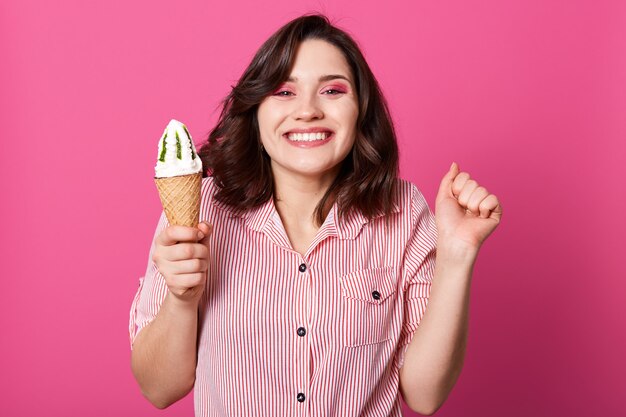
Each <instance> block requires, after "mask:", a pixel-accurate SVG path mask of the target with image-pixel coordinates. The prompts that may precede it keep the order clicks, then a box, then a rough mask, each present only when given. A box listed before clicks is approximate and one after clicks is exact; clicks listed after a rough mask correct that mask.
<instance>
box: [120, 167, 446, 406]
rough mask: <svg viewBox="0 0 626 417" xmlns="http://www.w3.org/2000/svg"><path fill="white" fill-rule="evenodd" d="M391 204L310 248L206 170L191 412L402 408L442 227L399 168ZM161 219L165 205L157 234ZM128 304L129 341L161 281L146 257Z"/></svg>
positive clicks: (336, 222)
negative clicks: (204, 266) (402, 380)
mask: <svg viewBox="0 0 626 417" xmlns="http://www.w3.org/2000/svg"><path fill="white" fill-rule="evenodd" d="M398 185H399V186H398V190H399V197H398V199H397V200H396V204H395V208H394V212H393V214H392V215H391V216H388V217H384V216H380V217H378V218H375V219H372V220H370V221H368V220H367V219H366V218H365V217H364V216H362V215H360V214H358V213H356V214H352V215H349V216H347V217H345V218H343V219H340V218H338V216H337V213H336V206H333V208H332V209H331V211H330V212H329V214H328V216H327V218H326V221H325V222H324V224H322V226H321V227H320V229H319V230H318V232H317V236H316V237H315V239H314V240H313V242H312V243H311V245H310V247H309V249H308V250H307V252H306V254H305V255H304V256H302V255H301V254H300V253H298V252H296V251H295V250H293V249H292V247H291V244H290V242H289V239H288V237H287V234H286V232H285V230H284V228H283V226H282V222H281V220H280V217H279V216H278V213H277V211H276V208H275V206H274V203H273V201H272V200H271V199H270V200H269V201H268V202H267V203H265V204H264V205H262V206H260V207H257V208H255V209H252V210H249V211H246V212H243V213H238V212H236V211H234V210H232V209H230V208H229V207H228V206H225V205H224V204H221V203H219V202H216V201H215V200H214V199H213V196H214V193H215V191H216V185H215V184H214V182H213V179H212V178H211V177H209V178H204V179H203V182H202V204H201V211H200V219H201V220H206V221H208V222H209V223H211V224H213V234H212V238H211V239H212V240H211V242H210V245H209V248H210V252H211V257H210V263H209V270H208V280H207V286H206V290H205V293H204V296H203V299H202V301H201V303H200V316H199V317H200V323H199V334H198V337H199V343H198V365H197V369H196V382H195V387H194V400H195V413H196V416H202V417H208V416H264V417H269V416H302V417H305V416H311V417H330V416H341V417H349V416H361V417H366V416H368V417H369V416H371V417H374V416H378V417H383V416H384V417H388V416H394V417H395V416H401V415H402V411H401V408H400V401H399V399H400V393H399V370H400V367H401V366H402V363H403V358H404V353H405V351H406V348H407V347H408V344H409V343H410V341H411V339H412V337H413V334H414V332H415V330H416V329H417V326H418V325H419V323H420V320H421V318H422V316H423V314H424V311H425V309H426V304H427V302H428V296H429V294H430V286H431V281H432V277H433V273H434V266H435V253H436V252H435V248H436V241H437V230H436V225H435V221H434V216H433V214H432V213H431V211H430V209H429V207H428V204H427V202H426V200H425V199H424V197H423V195H422V194H421V192H420V191H419V190H418V189H417V188H416V187H415V186H414V185H413V184H411V183H409V182H407V181H404V180H398ZM167 225H168V223H167V219H166V218H165V216H164V215H161V219H160V221H159V224H158V227H157V229H156V232H155V237H156V236H157V235H158V234H159V233H160V232H161V231H162V230H163V229H164V228H165V227H166V226H167ZM153 249H154V241H153V244H152V249H151V250H150V257H149V259H150V260H149V262H148V268H147V271H146V275H145V277H144V278H142V279H140V285H139V290H138V291H137V294H136V296H135V299H134V301H133V304H132V308H131V313H130V325H129V327H130V328H129V330H130V337H131V344H132V341H133V340H134V338H135V336H136V334H137V332H138V331H140V330H141V329H142V328H143V327H144V326H145V325H146V324H148V323H149V322H150V321H151V320H152V319H154V317H155V316H156V314H157V312H158V310H159V306H160V305H161V303H162V301H163V299H164V298H165V295H166V293H167V291H168V289H167V286H166V285H165V281H164V279H163V276H162V275H161V274H160V273H159V272H158V270H157V268H156V265H155V264H154V263H153V262H152V260H151V258H152V250H153Z"/></svg>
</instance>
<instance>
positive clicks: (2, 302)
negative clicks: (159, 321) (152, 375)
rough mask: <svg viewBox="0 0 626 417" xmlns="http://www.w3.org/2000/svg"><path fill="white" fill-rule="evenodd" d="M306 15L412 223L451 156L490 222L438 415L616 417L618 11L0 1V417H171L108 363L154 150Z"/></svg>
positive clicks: (625, 340) (622, 64) (143, 223)
mask: <svg viewBox="0 0 626 417" xmlns="http://www.w3.org/2000/svg"><path fill="white" fill-rule="evenodd" d="M307 11H324V12H326V13H328V14H329V16H330V17H331V18H332V19H334V20H335V21H337V22H338V24H339V25H340V26H342V27H343V28H345V29H347V30H348V31H349V32H351V33H352V34H353V35H354V36H355V37H356V39H357V40H358V42H359V43H360V45H361V46H362V48H363V50H364V52H365V54H366V57H367V59H368V61H369V63H370V65H371V67H372V69H373V70H374V73H375V74H376V75H377V77H378V79H379V81H380V83H381V85H382V87H383V90H384V92H385V94H386V96H387V98H388V100H389V102H390V104H391V109H392V112H393V117H394V120H395V122H396V126H397V130H398V133H399V139H400V146H401V151H402V175H403V177H405V178H407V179H410V180H412V181H413V182H415V183H416V184H417V185H418V186H419V188H420V189H421V190H422V191H423V193H424V195H425V196H426V198H427V199H428V202H429V203H430V204H431V208H433V209H434V198H435V195H436V190H437V187H438V185H439V181H440V179H441V177H442V176H443V174H444V173H445V172H446V170H447V169H448V167H449V166H450V163H451V162H452V161H453V160H454V161H457V162H458V163H459V164H460V167H461V169H462V170H466V171H468V172H469V173H470V174H471V175H472V176H473V177H475V178H476V179H477V180H478V181H479V182H480V183H481V184H483V185H485V186H486V187H487V188H488V189H489V190H490V191H491V192H493V193H495V194H496V195H497V196H498V197H499V198H500V200H501V202H502V205H503V207H504V209H505V213H504V217H503V222H502V224H501V225H500V226H499V228H498V229H497V230H496V232H495V233H494V234H493V235H492V237H491V238H490V239H489V240H488V241H487V242H486V243H485V245H484V247H483V250H482V252H481V255H480V258H479V260H478V262H477V264H476V268H475V273H474V282H473V289H472V304H471V326H470V341H469V347H468V353H467V359H466V365H465V369H464V371H463V374H462V375H461V377H460V380H459V382H458V384H457V386H456V388H455V389H454V391H453V392H452V394H451V396H450V397H449V399H448V402H447V403H446V404H445V405H444V406H443V407H442V409H441V410H440V411H439V412H438V414H437V415H439V416H442V417H444V416H481V417H489V416H527V415H533V416H588V415H594V416H617V415H626V405H625V404H624V399H623V396H624V393H625V392H626V383H625V382H624V381H625V379H624V376H625V375H626V358H625V354H624V352H626V331H625V318H626V307H625V306H624V304H625V299H626V297H625V295H626V283H625V282H624V278H625V277H626V274H625V273H624V272H625V271H624V267H623V259H624V255H625V253H624V252H625V251H624V247H625V245H624V243H623V238H624V236H625V233H626V227H625V221H624V213H625V212H626V204H625V201H626V198H625V195H626V193H624V188H623V187H624V183H625V182H624V174H625V169H624V163H625V162H626V155H625V154H626V150H625V145H624V141H625V139H626V114H625V113H626V7H625V3H624V2H623V1H619V0H616V1H597V0H596V1H592V0H589V1H565V0H564V1H545V0H541V1H536V0H533V1H529V0H517V1H500V0H498V1H496V0H493V1H481V2H467V1H460V0H459V1H437V2H435V1H416V2H413V1H411V2H409V1H407V2H396V1H384V2H370V3H363V1H362V0H355V1H345V2H341V4H335V3H334V2H333V3H331V2H329V1H323V0H316V1H299V2H298V1H293V0H281V1H273V2H261V3H259V2H258V1H256V0H255V1H248V2H243V1H228V2H220V3H219V4H215V3H213V2H209V1H191V0H186V1H180V2H177V5H176V6H174V3H173V2H168V3H166V2H163V1H148V0H142V1H134V2H129V1H126V0H124V1H120V0H109V1H106V2H104V1H102V2H86V1H79V0H73V1H72V0H60V1H55V2H46V1H42V0H39V1H35V0H20V1H17V0H14V1H9V2H6V1H5V2H2V4H1V5H0V53H1V55H0V56H1V64H0V91H1V92H0V122H1V126H3V127H2V137H3V138H2V147H1V148H0V185H1V189H2V191H3V196H4V197H3V198H2V204H1V205H0V210H1V216H0V219H1V220H0V221H1V222H2V224H1V225H0V226H1V228H0V236H1V237H0V241H1V245H2V248H1V249H2V250H1V251H0V253H1V256H2V263H1V264H2V269H1V272H0V275H1V276H2V287H1V288H2V291H0V308H1V309H2V310H1V314H0V320H1V322H0V324H1V331H2V335H1V338H2V343H0V349H1V355H0V369H1V371H0V374H1V375H2V377H1V378H0V392H1V393H2V394H1V397H2V400H1V401H0V415H2V416H33V415H46V416H50V417H52V416H86V415H89V416H112V415H113V416H119V417H122V416H139V415H140V416H152V415H154V416H157V415H158V416H180V415H191V413H192V401H191V396H189V397H187V398H186V399H185V400H183V401H181V402H179V403H177V404H175V405H174V406H172V407H171V408H170V409H168V410H165V411H158V410H156V409H154V408H153V407H152V406H151V405H150V404H149V403H148V402H147V401H146V400H144V399H143V398H142V396H141V394H140V392H139V389H138V387H137V385H136V383H135V381H134V380H133V377H132V375H131V372H130V366H129V357H130V351H129V346H128V334H127V325H128V312H129V307H130V303H131V300H132V297H133V295H134V292H135V290H136V288H137V285H138V278H139V276H141V275H143V273H144V271H145V267H146V262H147V258H148V249H149V244H150V240H151V238H152V233H153V231H154V227H155V225H156V221H157V219H158V216H159V213H160V204H159V200H158V196H157V193H156V190H155V187H154V184H153V182H152V175H153V165H154V161H155V157H156V144H157V140H158V138H159V135H160V133H161V132H162V129H163V128H164V126H165V125H166V124H167V122H168V121H169V120H170V118H177V119H180V120H182V121H184V122H185V123H187V124H188V126H190V130H191V133H192V135H193V136H194V138H195V140H196V142H200V141H201V140H203V139H204V138H205V136H206V134H207V133H208V131H209V130H210V128H211V127H212V126H213V124H214V122H215V120H216V118H217V113H218V112H217V110H216V109H217V106H218V105H219V101H220V100H221V99H222V97H223V96H225V95H226V94H227V93H228V91H229V89H230V86H231V85H232V84H234V83H235V81H236V80H237V78H238V77H239V76H240V75H241V73H242V71H243V69H244V68H245V66H246V65H247V63H248V62H249V61H250V59H251V58H252V55H253V53H254V52H255V51H256V49H257V48H258V47H259V46H260V44H261V43H262V41H263V40H264V39H266V38H267V37H268V36H269V35H270V34H271V33H272V32H274V31H275V30H276V29H278V27H280V26H281V25H282V24H284V23H286V22H287V21H288V20H290V19H292V18H294V17H296V16H298V15H299V14H301V13H305V12H307ZM407 411H408V409H407ZM407 415H414V414H413V413H410V412H407Z"/></svg>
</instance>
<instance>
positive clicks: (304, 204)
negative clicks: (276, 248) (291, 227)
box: [273, 169, 337, 226]
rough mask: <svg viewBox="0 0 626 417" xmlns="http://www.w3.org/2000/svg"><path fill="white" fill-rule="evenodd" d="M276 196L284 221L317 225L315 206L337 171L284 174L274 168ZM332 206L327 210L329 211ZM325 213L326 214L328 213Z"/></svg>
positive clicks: (277, 207) (277, 205)
mask: <svg viewBox="0 0 626 417" xmlns="http://www.w3.org/2000/svg"><path fill="white" fill-rule="evenodd" d="M273 173H274V197H275V205H276V210H277V211H278V214H279V215H280V217H281V218H282V219H283V222H286V223H290V224H299V225H301V226H306V225H315V224H316V220H315V217H314V212H315V208H316V207H317V205H318V203H319V202H320V200H321V199H322V197H323V196H324V194H325V193H326V191H328V188H329V187H330V186H331V184H332V183H333V181H334V179H335V177H336V176H337V173H336V172H332V173H330V172H329V173H328V174H325V175H321V176H311V177H309V176H299V175H294V174H293V173H289V174H283V173H282V172H280V169H274V170H273ZM329 209H330V207H328V208H327V209H326V210H325V212H326V213H327V212H328V210H329ZM326 213H325V214H326Z"/></svg>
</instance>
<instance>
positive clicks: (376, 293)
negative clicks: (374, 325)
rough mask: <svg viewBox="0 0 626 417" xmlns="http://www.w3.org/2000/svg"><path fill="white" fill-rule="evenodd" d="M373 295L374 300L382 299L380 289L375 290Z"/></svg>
mask: <svg viewBox="0 0 626 417" xmlns="http://www.w3.org/2000/svg"><path fill="white" fill-rule="evenodd" d="M372 297H374V300H380V293H379V292H378V291H374V292H373V293H372Z"/></svg>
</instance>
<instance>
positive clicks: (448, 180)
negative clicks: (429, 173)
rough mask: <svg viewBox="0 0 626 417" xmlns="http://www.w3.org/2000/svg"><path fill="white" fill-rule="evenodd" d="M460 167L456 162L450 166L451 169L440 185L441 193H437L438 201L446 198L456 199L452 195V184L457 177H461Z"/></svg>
mask: <svg viewBox="0 0 626 417" xmlns="http://www.w3.org/2000/svg"><path fill="white" fill-rule="evenodd" d="M459 172H460V170H459V166H458V165H457V163H456V162H452V165H450V169H449V170H448V172H446V175H444V176H443V178H442V179H441V184H440V185H439V192H438V193H437V200H440V199H441V198H444V197H454V194H452V182H454V179H455V178H456V176H457V175H459Z"/></svg>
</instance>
